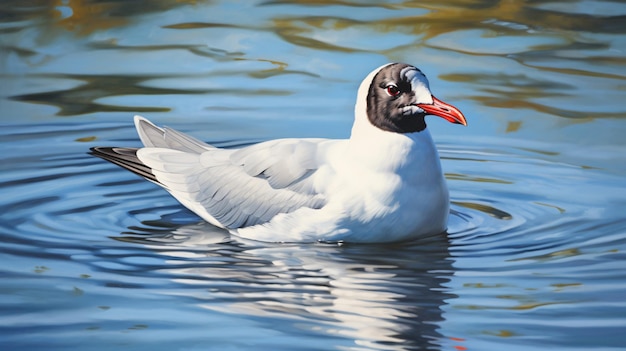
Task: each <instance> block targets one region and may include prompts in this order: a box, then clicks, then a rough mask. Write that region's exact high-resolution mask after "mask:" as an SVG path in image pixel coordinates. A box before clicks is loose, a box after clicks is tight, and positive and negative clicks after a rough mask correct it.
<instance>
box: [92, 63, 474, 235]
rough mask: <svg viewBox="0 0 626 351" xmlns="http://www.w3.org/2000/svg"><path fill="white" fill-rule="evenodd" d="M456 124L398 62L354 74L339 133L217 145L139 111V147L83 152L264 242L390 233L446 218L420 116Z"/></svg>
mask: <svg viewBox="0 0 626 351" xmlns="http://www.w3.org/2000/svg"><path fill="white" fill-rule="evenodd" d="M427 115H434V116H438V117H441V118H443V119H444V120H446V121H449V122H451V123H455V124H462V125H464V126H466V125H467V121H466V119H465V117H464V116H463V114H462V113H461V111H459V110H458V109H457V108H456V107H454V106H452V105H450V104H447V103H445V102H443V101H441V100H439V99H437V98H435V97H434V96H433V95H432V93H431V91H430V87H429V84H428V79H427V78H426V76H425V75H424V74H423V73H422V71H420V70H419V69H418V68H416V67H414V66H412V65H408V64H404V63H389V64H386V65H383V66H381V67H378V68H377V69H375V70H374V71H372V72H371V73H369V75H367V77H366V78H365V79H364V80H363V82H362V83H361V85H360V87H359V89H358V93H357V100H356V105H355V113H354V124H353V127H352V131H351V134H350V138H349V139H343V140H338V139H313V138H306V139H297V138H291V139H277V140H270V141H265V142H261V143H258V144H254V145H251V146H246V147H242V148H239V149H223V148H218V147H215V146H212V145H209V144H206V143H204V142H202V141H200V140H197V139H195V138H193V137H191V136H189V135H186V134H184V133H181V132H179V131H176V130H174V129H171V128H167V127H165V128H160V127H157V126H156V125H154V124H153V123H151V122H150V121H148V120H147V119H146V118H144V117H141V116H135V119H134V122H135V126H136V128H137V132H138V134H139V138H140V139H141V141H142V143H143V145H144V147H142V148H126V147H94V148H91V152H90V154H92V155H94V156H97V157H100V158H102V159H104V160H107V161H110V162H112V163H114V164H116V165H118V166H121V167H123V168H125V169H127V170H130V171H132V172H134V173H136V174H138V175H140V176H142V177H144V178H145V179H147V180H149V181H152V182H154V183H156V184H158V185H160V186H161V187H163V188H164V189H165V190H167V191H168V192H169V193H170V194H171V195H172V196H173V197H174V198H176V199H177V200H178V201H179V202H180V203H181V204H182V205H183V206H185V207H187V208H188V209H189V210H191V211H193V212H194V213H195V214H197V215H198V216H200V217H201V218H202V219H204V220H205V221H207V222H209V223H211V224H213V225H215V226H217V227H220V228H224V229H226V230H228V231H229V232H230V233H231V234H233V235H236V236H239V237H242V238H245V239H251V240H255V241H265V242H282V243H287V242H300V243H304V242H335V243H337V242H338V243H392V242H402V241H410V240H416V239H419V238H422V237H426V236H431V235H437V234H440V233H443V232H444V231H445V230H446V224H447V218H448V214H449V206H450V204H449V193H448V188H447V185H446V182H445V179H444V176H443V172H442V169H441V164H440V161H439V155H438V152H437V149H436V147H435V144H434V143H433V140H432V138H431V135H430V133H429V131H428V129H427V128H426V122H425V119H424V118H425V116H427Z"/></svg>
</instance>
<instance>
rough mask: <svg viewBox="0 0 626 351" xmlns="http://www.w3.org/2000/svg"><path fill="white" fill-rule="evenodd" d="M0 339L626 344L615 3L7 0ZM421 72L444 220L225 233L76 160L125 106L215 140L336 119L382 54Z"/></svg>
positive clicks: (625, 217) (620, 67)
mask: <svg viewBox="0 0 626 351" xmlns="http://www.w3.org/2000/svg"><path fill="white" fill-rule="evenodd" d="M0 15H1V16H0V46H1V48H0V69H1V70H0V80H1V84H0V124H1V128H0V145H1V146H0V147H1V150H2V153H1V154H0V160H1V161H0V167H1V172H0V194H1V195H2V196H1V197H0V278H1V280H0V315H1V318H0V349H2V350H68V349H76V350H298V351H299V350H442V351H443V350H461V351H463V350H470V351H471V350H545V349H550V350H621V349H623V348H624V347H625V346H624V345H625V344H626V336H625V334H624V331H625V330H626V299H625V298H624V296H626V255H625V254H624V252H625V250H626V211H625V209H626V153H625V152H624V151H625V150H626V138H624V135H625V134H626V105H624V99H625V98H626V88H625V87H626V75H625V74H624V72H626V71H625V70H624V67H625V66H626V54H625V52H624V48H625V47H626V36H625V34H626V21H624V18H625V15H626V5H624V4H623V3H622V2H611V1H553V2H546V3H538V2H524V1H517V2H509V1H498V2H487V1H466V2H454V1H443V2H439V3H436V4H434V3H433V4H423V3H409V2H406V3H405V2H390V3H382V2H375V1H372V2H354V1H336V2H332V1H324V2H315V3H310V4H307V3H306V2H300V1H256V2H254V1H251V2H227V1H212V2H209V1H189V2H186V1H173V0H172V1H165V0H162V1H153V2H150V5H147V4H142V3H139V2H121V1H120V2H104V1H86V0H85V1H57V2H55V3H54V4H52V3H51V2H49V1H43V0H41V1H30V2H23V1H4V2H3V4H2V5H0ZM389 61H402V62H407V63H411V64H414V65H416V66H418V67H419V68H421V69H422V70H423V71H424V72H425V73H426V75H427V76H428V77H429V78H430V81H431V88H432V90H433V91H434V93H435V95H436V96H437V97H439V98H441V99H443V100H444V101H447V102H450V103H452V104H454V105H455V106H457V107H458V108H459V109H461V110H462V111H463V112H464V113H465V115H466V116H467V119H468V122H469V126H468V127H466V128H463V127H461V126H456V125H451V124H449V123H446V122H445V121H443V120H436V119H434V118H431V119H430V120H429V121H428V122H429V128H430V129H431V133H432V134H433V138H434V139H435V141H436V143H437V146H438V147H439V149H440V154H441V156H442V165H443V168H444V171H445V173H446V177H447V179H448V185H449V188H450V192H451V198H452V215H451V218H450V223H449V230H448V233H447V234H446V235H442V236H438V237H434V238H426V239H424V240H422V241H419V242H415V243H411V244H401V245H388V246H380V245H343V246H337V245H322V244H319V245H277V244H260V243H251V242H247V241H242V240H239V239H236V238H231V237H229V236H228V234H227V233H225V232H223V231H221V230H219V229H217V228H215V227H212V226H210V225H208V224H206V223H204V222H202V221H201V220H200V219H199V218H198V217H197V216H195V215H194V214H193V213H191V212H189V211H187V210H185V209H184V208H183V207H182V206H180V205H179V204H178V203H177V202H176V201H175V200H174V199H172V198H171V197H170V196H169V195H168V194H167V193H166V192H165V191H163V190H162V189H160V188H159V187H157V186H155V185H153V184H151V183H149V182H146V181H144V180H142V179H140V178H138V177H136V176H134V175H133V174H131V173H129V172H126V171H124V170H122V169H120V168H118V167H115V166H113V165H111V164H108V163H106V162H103V161H101V160H99V159H95V158H93V157H90V156H89V155H87V154H86V152H87V151H88V149H89V147H91V146H96V145H98V146H105V145H110V146H138V145H139V141H138V138H137V136H136V134H135V131H134V128H133V125H132V116H133V115H134V114H136V113H140V114H142V115H145V116H146V117H148V118H150V119H151V120H154V121H155V122H157V123H158V124H165V125H169V126H171V127H174V128H176V129H179V130H181V131H184V132H188V133H190V134H192V135H194V136H196V137H198V138H200V139H202V140H206V141H208V142H211V143H214V144H217V145H219V146H224V147H234V146H239V145H247V144H250V143H253V142H257V141H261V140H267V139H273V138H278V137H328V138H345V137H347V136H348V135H349V130H350V126H351V123H352V108H353V105H354V98H355V95H356V88H357V87H358V85H359V83H360V81H361V80H362V79H363V78H364V76H365V75H366V74H367V73H368V72H369V71H371V70H372V69H373V68H375V67H377V66H379V65H381V64H383V63H385V62H389Z"/></svg>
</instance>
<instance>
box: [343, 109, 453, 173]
mask: <svg viewBox="0 0 626 351" xmlns="http://www.w3.org/2000/svg"><path fill="white" fill-rule="evenodd" d="M348 154H349V158H350V159H351V160H354V161H355V162H356V163H358V164H360V165H362V166H363V167H365V168H367V169H369V170H371V171H378V172H392V173H403V172H406V173H414V172H424V171H425V170H429V172H431V173H432V174H433V175H435V176H439V175H440V174H441V165H440V163H439V155H438V153H437V149H436V148H435V145H434V143H433V140H432V138H431V136H430V132H429V131H428V129H424V130H422V131H420V132H415V133H393V132H387V131H383V130H380V129H378V128H376V127H374V126H373V125H371V124H369V121H367V120H363V119H357V120H356V121H355V124H354V126H353V128H352V135H351V137H350V142H349V147H348Z"/></svg>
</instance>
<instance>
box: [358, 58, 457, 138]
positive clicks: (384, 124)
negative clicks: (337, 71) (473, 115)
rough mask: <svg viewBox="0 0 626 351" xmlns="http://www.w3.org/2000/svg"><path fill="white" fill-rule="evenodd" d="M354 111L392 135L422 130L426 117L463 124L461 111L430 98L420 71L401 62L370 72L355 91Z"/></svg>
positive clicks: (423, 76) (424, 78)
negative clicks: (356, 95)
mask: <svg viewBox="0 0 626 351" xmlns="http://www.w3.org/2000/svg"><path fill="white" fill-rule="evenodd" d="M363 103H364V104H365V105H363ZM358 109H361V110H365V111H364V112H365V113H366V115H367V118H368V120H369V122H370V123H371V124H372V125H374V126H375V127H377V128H379V129H382V130H385V131H388V132H394V133H414V132H419V131H422V130H424V129H425V128H426V123H425V121H424V117H425V116H426V115H434V116H439V117H441V118H443V119H445V120H447V121H448V122H451V123H456V124H462V125H467V121H466V120H465V116H463V114H462V113H461V111H459V110H458V109H457V108H456V107H454V106H452V105H450V104H447V103H445V102H443V101H441V100H439V99H437V98H435V97H434V96H433V95H432V93H431V92H430V87H429V85H428V79H427V78H426V76H425V75H424V74H423V73H422V71H420V70H419V69H418V68H416V67H414V66H411V65H407V64H404V63H391V64H387V65H384V66H382V67H379V68H378V69H376V70H374V71H372V72H371V73H370V74H369V75H368V76H367V77H366V78H365V80H364V81H363V83H361V87H360V88H359V96H358V101H357V110H358ZM358 112H359V111H357V113H358Z"/></svg>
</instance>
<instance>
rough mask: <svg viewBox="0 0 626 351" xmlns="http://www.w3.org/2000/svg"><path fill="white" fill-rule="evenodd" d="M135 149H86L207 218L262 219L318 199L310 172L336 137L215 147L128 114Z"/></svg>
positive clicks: (223, 221)
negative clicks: (139, 142) (135, 138)
mask: <svg viewBox="0 0 626 351" xmlns="http://www.w3.org/2000/svg"><path fill="white" fill-rule="evenodd" d="M135 124H136V126H137V130H138V133H139V135H140V138H141V140H142V142H143V143H144V144H145V145H146V147H145V148H141V149H127V148H94V149H92V153H93V154H94V155H95V156H99V157H102V158H104V159H106V160H108V161H110V162H113V163H115V164H117V165H119V166H121V167H124V168H126V169H129V170H131V171H133V172H135V173H137V174H139V175H142V176H144V177H145V178H147V179H149V180H152V181H155V182H156V183H157V184H159V185H161V186H163V187H164V188H165V189H167V190H168V191H169V192H170V193H171V194H172V195H173V196H174V197H175V198H176V199H177V200H179V201H180V202H181V203H182V204H183V205H185V206H186V207H187V208H189V209H190V210H192V211H194V212H195V213H196V214H198V215H200V216H201V217H203V218H204V219H206V220H207V221H209V222H211V223H213V224H215V225H218V226H221V227H226V228H241V227H247V226H252V225H256V224H262V223H266V222H268V221H269V220H271V219H272V218H273V217H274V216H276V215H277V214H279V213H289V212H292V211H295V210H296V209H298V208H301V207H308V208H313V209H317V208H321V207H322V206H324V204H325V203H326V199H325V197H324V196H323V194H320V193H319V192H318V191H316V188H315V175H316V173H317V171H318V169H319V167H320V164H321V163H322V161H323V158H324V153H325V152H326V151H327V150H328V147H329V146H330V145H332V144H334V143H337V142H338V141H331V140H323V139H282V140H274V141H270V142H265V143H260V144H256V145H253V146H249V147H246V148H242V149H232V150H229V149H220V148H215V147H213V146H211V145H208V144H206V143H203V142H201V141H199V140H196V139H194V138H192V137H190V136H188V135H185V134H183V133H180V132H178V131H175V130H172V129H169V128H159V127H157V126H155V125H153V124H152V123H150V122H149V121H148V120H146V119H144V118H142V117H138V116H137V117H136V118H135Z"/></svg>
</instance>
